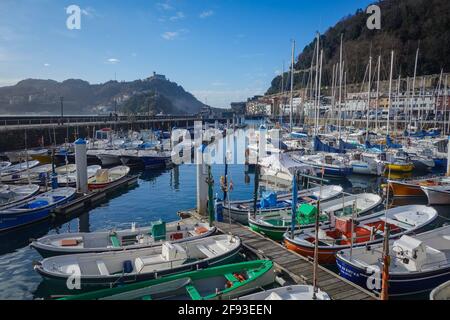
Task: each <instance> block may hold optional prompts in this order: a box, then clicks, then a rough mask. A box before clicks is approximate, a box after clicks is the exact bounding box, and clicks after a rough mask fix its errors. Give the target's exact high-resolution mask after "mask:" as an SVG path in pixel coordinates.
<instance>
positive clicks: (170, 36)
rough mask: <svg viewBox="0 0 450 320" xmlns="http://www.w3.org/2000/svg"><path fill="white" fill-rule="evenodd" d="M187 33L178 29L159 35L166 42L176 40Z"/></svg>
mask: <svg viewBox="0 0 450 320" xmlns="http://www.w3.org/2000/svg"><path fill="white" fill-rule="evenodd" d="M186 32H188V30H186V29H180V30H177V31H166V32H164V33H163V34H161V37H162V38H163V39H166V40H175V39H176V38H179V37H180V36H181V35H182V34H184V33H186Z"/></svg>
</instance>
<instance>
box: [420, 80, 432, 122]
mask: <svg viewBox="0 0 450 320" xmlns="http://www.w3.org/2000/svg"><path fill="white" fill-rule="evenodd" d="M424 98H425V77H422V81H421V83H420V92H419V99H418V101H420V103H419V102H417V105H418V108H419V112H420V114H419V117H418V120H419V123H420V126H419V129H420V130H422V129H423V123H424V121H425V123H426V121H427V119H428V114H429V113H430V111H429V110H428V109H427V110H423V108H422V102H423V99H424ZM425 111H426V112H425ZM423 113H425V114H426V117H425V119H423Z"/></svg>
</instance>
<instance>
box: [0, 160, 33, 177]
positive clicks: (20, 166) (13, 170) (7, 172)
mask: <svg viewBox="0 0 450 320" xmlns="http://www.w3.org/2000/svg"><path fill="white" fill-rule="evenodd" d="M38 165H39V161H36V160H31V161H25V162H20V163H17V164H14V165H11V166H8V167H7V168H5V169H3V170H2V171H1V172H0V174H1V176H2V179H3V177H6V176H11V175H14V174H18V173H20V172H22V171H25V170H27V169H32V168H34V167H36V166H38Z"/></svg>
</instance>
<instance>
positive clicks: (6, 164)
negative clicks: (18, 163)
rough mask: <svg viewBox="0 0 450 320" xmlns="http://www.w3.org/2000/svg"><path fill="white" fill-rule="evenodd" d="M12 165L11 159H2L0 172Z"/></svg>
mask: <svg viewBox="0 0 450 320" xmlns="http://www.w3.org/2000/svg"><path fill="white" fill-rule="evenodd" d="M10 166H11V162H9V161H0V172H2V171H3V170H5V169H7V168H9V167H10Z"/></svg>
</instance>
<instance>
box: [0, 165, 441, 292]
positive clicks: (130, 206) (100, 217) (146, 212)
mask: <svg viewBox="0 0 450 320" xmlns="http://www.w3.org/2000/svg"><path fill="white" fill-rule="evenodd" d="M196 170H197V167H196V166H195V165H181V166H175V167H173V168H171V169H166V170H147V171H143V172H142V171H141V172H133V174H138V175H139V179H138V183H137V184H136V185H135V186H132V187H130V188H128V189H125V190H120V191H117V192H116V193H115V194H113V195H111V196H110V197H109V198H107V199H105V200H104V201H103V202H102V203H100V204H99V205H98V206H96V207H95V208H92V209H91V210H89V211H86V212H81V213H78V214H74V215H72V216H68V217H55V218H54V219H51V220H47V221H43V222H40V223H38V224H33V225H31V226H28V227H26V228H22V229H18V230H14V231H11V232H6V233H2V234H0V299H36V298H48V297H49V296H50V295H52V294H54V292H52V288H51V287H49V284H47V283H45V282H43V280H42V278H41V277H40V276H39V275H38V274H37V273H36V272H34V270H33V262H35V261H39V260H41V257H40V255H39V254H38V253H37V252H36V251H35V250H33V249H31V248H30V247H29V243H30V239H37V238H40V237H43V236H45V235H47V234H54V233H65V232H93V231H99V230H111V229H123V228H130V227H131V223H133V222H135V223H137V225H139V226H143V225H148V224H150V223H151V222H153V221H156V220H159V219H161V220H164V221H166V222H171V221H175V220H177V219H179V218H178V216H177V212H178V211H180V210H185V209H190V208H194V207H195V206H196ZM224 171H225V167H224V165H213V166H212V174H213V176H214V181H215V183H214V188H215V190H214V193H215V194H217V195H218V197H219V198H222V196H223V195H222V191H221V190H220V177H221V176H222V175H224ZM436 173H437V172H436ZM228 179H229V180H230V179H231V180H232V181H233V186H234V189H233V191H232V192H231V193H230V200H232V201H233V200H244V199H251V198H252V197H253V190H254V174H253V173H250V172H246V166H244V165H230V166H229V168H228ZM385 181H386V180H385V178H383V177H371V176H360V175H351V176H348V177H347V178H345V179H338V180H334V179H332V180H330V181H329V183H330V184H337V185H341V186H342V187H343V188H344V190H345V191H346V192H348V193H362V192H373V193H377V194H381V193H382V190H381V186H382V184H383V183H385ZM271 188H272V187H270V186H268V185H265V184H264V183H263V182H261V184H260V193H261V192H263V191H265V190H271ZM409 204H426V199H408V200H406V201H405V200H403V202H402V200H396V201H395V202H394V205H409ZM437 209H438V211H439V215H440V218H439V219H438V220H437V221H436V222H435V223H434V225H433V226H432V227H434V226H436V225H442V224H443V223H447V222H448V221H449V218H450V210H449V207H441V208H437ZM330 268H331V269H332V270H333V271H337V270H336V269H335V268H333V267H330Z"/></svg>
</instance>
